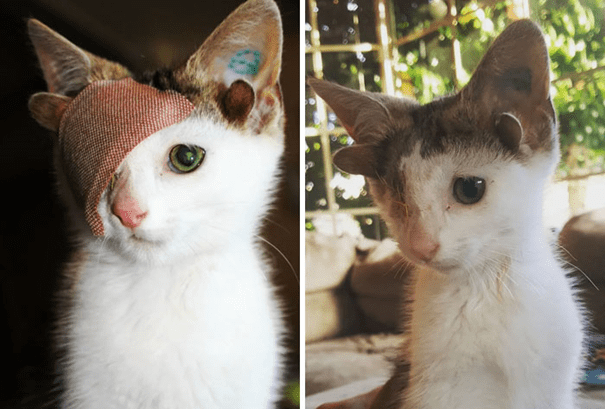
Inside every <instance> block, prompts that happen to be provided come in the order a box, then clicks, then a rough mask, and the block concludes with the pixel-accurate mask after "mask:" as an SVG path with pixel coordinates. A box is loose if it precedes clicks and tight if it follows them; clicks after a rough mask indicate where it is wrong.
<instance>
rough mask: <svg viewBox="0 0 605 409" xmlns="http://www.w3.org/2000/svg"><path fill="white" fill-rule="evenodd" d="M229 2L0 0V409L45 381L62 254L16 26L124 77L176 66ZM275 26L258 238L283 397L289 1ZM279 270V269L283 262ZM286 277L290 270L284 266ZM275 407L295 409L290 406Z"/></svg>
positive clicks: (290, 243)
mask: <svg viewBox="0 0 605 409" xmlns="http://www.w3.org/2000/svg"><path fill="white" fill-rule="evenodd" d="M240 3H241V1H239V0H228V1H199V0H171V1H154V0H151V1H149V0H147V1H138V0H106V1H93V0H0V39H1V40H0V42H1V44H0V124H1V127H2V129H1V131H0V186H1V187H2V190H3V193H2V195H1V196H2V207H1V210H2V213H3V214H2V216H1V217H0V284H1V293H2V307H3V308H1V309H0V342H1V344H0V349H1V351H2V352H0V354H1V355H0V408H13V407H27V406H28V405H29V406H30V407H35V406H37V405H36V399H35V397H36V395H38V394H40V392H41V389H42V386H43V385H44V384H45V382H47V381H48V380H49V374H50V371H51V369H52V356H51V354H50V351H49V345H50V339H49V329H50V326H51V323H52V314H53V310H52V308H53V301H52V297H53V293H54V290H55V289H56V287H57V278H58V273H59V271H60V267H61V263H62V262H63V261H64V260H65V259H66V257H67V255H68V252H69V246H68V244H67V238H66V235H65V228H64V223H65V218H64V209H63V207H62V205H61V204H60V202H59V201H58V200H57V197H56V194H55V189H54V180H53V176H52V173H51V150H52V139H51V135H50V134H49V133H48V132H46V131H45V130H43V129H42V128H41V127H39V126H38V125H37V124H36V123H35V121H33V120H32V119H31V118H30V117H29V114H28V111H27V101H28V98H29V96H31V95H32V94H33V93H35V92H38V91H45V90H46V84H45V83H44V80H43V78H42V75H41V72H40V71H39V69H38V66H37V62H36V60H35V58H34V52H33V47H32V46H31V44H30V43H29V40H28V39H27V35H26V29H25V19H26V18H29V17H34V18H37V19H39V20H41V21H42V22H44V23H45V24H46V25H48V26H50V27H51V28H53V29H54V30H55V31H58V32H59V33H61V34H62V35H63V36H65V37H66V38H68V39H69V40H70V41H72V42H73V43H75V44H76V45H78V46H80V47H82V48H84V49H86V50H88V51H90V52H92V53H94V54H97V55H99V56H102V57H105V58H108V59H111V60H114V61H118V62H120V63H122V64H124V65H126V66H127V67H128V68H130V69H131V70H132V71H143V70H146V69H152V68H157V67H161V66H170V65H173V64H174V63H179V62H182V61H183V60H184V59H186V58H187V57H188V56H189V55H190V54H191V53H192V52H193V51H195V50H196V48H197V47H198V46H199V45H201V44H202V42H203V41H204V39H205V38H206V37H207V36H208V35H209V34H210V33H211V32H212V30H213V29H214V28H215V27H216V26H217V25H218V24H219V23H220V22H221V21H222V20H223V19H224V18H225V17H226V16H227V15H228V14H229V13H230V12H231V11H233V10H234V9H235V8H236V7H237V6H238V5H239V4H240ZM277 3H278V6H279V7H280V9H281V12H282V18H283V26H284V34H285V36H284V58H283V63H282V78H281V83H282V89H283V94H284V101H285V105H286V115H287V122H286V140H287V142H286V155H285V158H284V172H283V173H284V178H283V183H282V184H281V186H280V190H279V193H278V198H277V203H276V206H275V208H276V209H275V210H274V211H273V212H272V213H271V215H270V217H269V218H270V220H271V222H269V223H268V224H267V226H266V229H265V232H264V233H263V237H264V238H266V239H267V240H268V241H270V242H271V243H272V244H274V245H275V246H276V247H277V249H278V250H279V252H281V253H283V256H282V254H280V253H279V252H278V251H277V250H274V249H273V248H271V247H267V252H268V254H269V255H270V257H271V259H272V260H273V261H274V264H275V265H276V266H277V270H278V271H277V273H276V278H275V281H276V285H277V287H278V289H279V293H280V296H281V298H282V299H283V300H284V305H285V316H286V318H287V321H288V330H289V333H290V337H289V339H288V340H287V346H288V351H289V352H288V357H287V358H288V373H287V378H288V381H289V382H290V383H291V384H290V388H289V389H288V391H290V392H292V393H291V395H296V390H297V384H298V377H299V334H300V332H299V301H300V300H299V279H298V277H299V271H298V270H299V237H300V236H299V146H300V144H299V101H300V98H299V78H300V75H299V74H300V73H299V71H300V70H299V61H300V57H299V51H300V46H299V44H300V43H299V16H300V8H299V2H298V1H296V0H292V1H290V0H277ZM285 259H287V261H286V260H285ZM291 266H292V267H291ZM292 397H293V399H291V400H288V399H284V402H283V405H282V406H283V407H284V408H291V407H297V403H296V401H297V398H296V396H292Z"/></svg>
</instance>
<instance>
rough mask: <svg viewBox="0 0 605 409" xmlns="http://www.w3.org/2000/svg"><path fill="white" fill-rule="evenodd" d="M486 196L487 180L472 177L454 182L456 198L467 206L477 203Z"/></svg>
mask: <svg viewBox="0 0 605 409" xmlns="http://www.w3.org/2000/svg"><path fill="white" fill-rule="evenodd" d="M484 194H485V179H482V178H480V177H476V176H472V177H462V178H457V179H456V180H454V198H455V199H456V201H458V202H459V203H462V204H465V205H470V204H474V203H477V202H478V201H479V200H481V199H482V198H483V195H484Z"/></svg>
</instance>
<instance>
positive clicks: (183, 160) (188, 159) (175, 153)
mask: <svg viewBox="0 0 605 409" xmlns="http://www.w3.org/2000/svg"><path fill="white" fill-rule="evenodd" d="M205 157H206V151H205V150H204V148H201V147H199V146H195V145H176V146H174V147H173V148H172V149H171V150H170V154H169V155H168V159H169V160H168V167H170V170H172V171H173V172H174V173H189V172H193V171H194V170H196V169H197V168H199V167H200V165H201V164H202V162H203V161H204V158H205Z"/></svg>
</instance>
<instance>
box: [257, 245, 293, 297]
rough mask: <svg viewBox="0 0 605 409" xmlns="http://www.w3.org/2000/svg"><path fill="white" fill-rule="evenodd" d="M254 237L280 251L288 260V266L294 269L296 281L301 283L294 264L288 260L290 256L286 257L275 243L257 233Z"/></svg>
mask: <svg viewBox="0 0 605 409" xmlns="http://www.w3.org/2000/svg"><path fill="white" fill-rule="evenodd" d="M254 237H256V238H257V239H259V240H261V241H263V242H265V243H266V244H268V245H269V246H270V247H272V248H273V249H274V250H275V251H277V252H278V253H279V255H280V256H282V258H283V259H284V260H285V261H286V263H288V266H289V267H290V270H291V271H292V273H293V274H294V277H296V281H297V282H298V284H299V285H300V279H299V278H298V274H296V270H295V269H294V266H293V265H292V263H290V260H288V258H287V257H286V255H285V254H284V253H283V252H282V251H281V250H280V249H278V248H277V247H276V246H275V245H274V244H273V243H271V242H270V241H269V240H267V239H265V238H263V237H261V236H259V235H257V234H255V235H254Z"/></svg>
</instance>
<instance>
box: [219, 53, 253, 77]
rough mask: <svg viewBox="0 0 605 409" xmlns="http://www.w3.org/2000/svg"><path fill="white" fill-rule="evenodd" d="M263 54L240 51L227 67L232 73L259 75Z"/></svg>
mask: <svg viewBox="0 0 605 409" xmlns="http://www.w3.org/2000/svg"><path fill="white" fill-rule="evenodd" d="M260 57H261V54H260V52H259V51H253V50H249V49H246V50H240V51H238V52H237V53H235V55H234V56H233V57H231V60H230V61H229V65H228V66H227V67H228V68H229V69H230V70H231V71H233V72H235V73H236V74H241V75H256V74H258V66H259V65H260Z"/></svg>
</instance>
